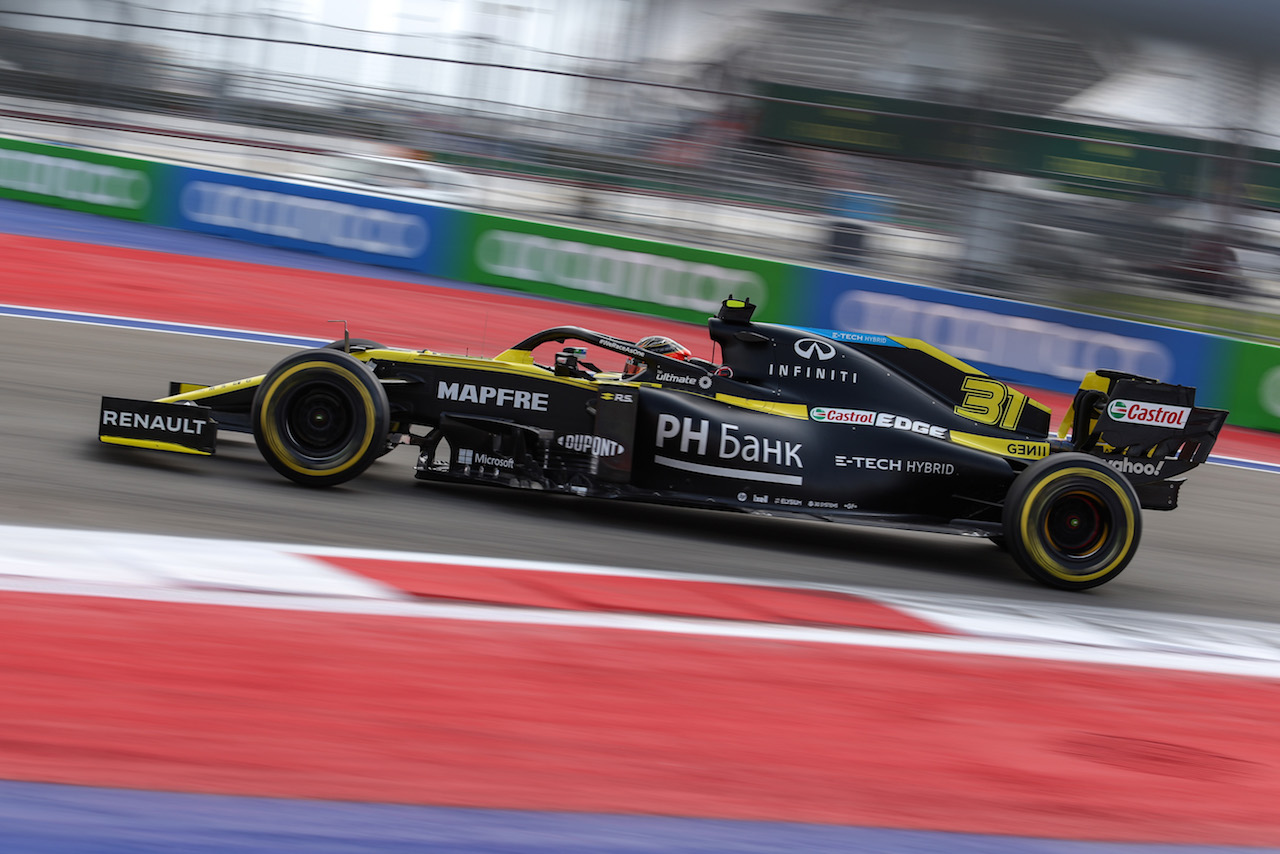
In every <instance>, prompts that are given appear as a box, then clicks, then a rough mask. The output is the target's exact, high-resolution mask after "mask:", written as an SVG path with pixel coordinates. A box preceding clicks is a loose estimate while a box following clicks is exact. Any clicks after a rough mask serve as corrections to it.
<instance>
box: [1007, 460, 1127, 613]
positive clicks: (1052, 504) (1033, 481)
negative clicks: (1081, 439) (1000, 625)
mask: <svg viewBox="0 0 1280 854" xmlns="http://www.w3.org/2000/svg"><path fill="white" fill-rule="evenodd" d="M1141 537H1142V508H1141V506H1140V504H1139V501H1138V495H1137V493H1136V492H1135V491H1134V489H1133V486H1132V484H1130V483H1129V481H1128V480H1127V479H1126V478H1125V477H1124V475H1122V474H1120V473H1118V472H1116V471H1115V470H1113V469H1112V468H1111V467H1110V466H1108V465H1106V463H1103V462H1102V461H1101V460H1099V459H1097V458H1096V457H1091V456H1089V455H1088V454H1077V453H1064V454H1053V455H1050V456H1048V457H1045V458H1044V459H1042V460H1038V461H1036V462H1035V463H1032V464H1031V465H1030V466H1028V467H1027V469H1026V470H1025V471H1024V472H1022V473H1021V474H1020V475H1018V477H1017V479H1016V480H1014V482H1013V486H1011V487H1010V488H1009V494H1008V495H1007V496H1006V497H1005V503H1004V539H1005V543H1006V545H1007V546H1008V550H1009V553H1010V554H1011V555H1013V557H1014V559H1015V560H1016V561H1017V562H1018V565H1019V566H1020V567H1022V570H1023V571H1024V572H1026V573H1027V575H1030V576H1031V577H1032V578H1034V579H1035V580H1036V581H1039V582H1041V583H1043V584H1047V585H1049V586H1050V587H1058V588H1061V589H1063V590H1087V589H1089V588H1091V587H1097V586H1098V585H1099V584H1105V583H1107V582H1108V581H1110V580H1111V579H1113V578H1115V577H1116V576H1117V575H1119V574H1120V572H1121V571H1122V570H1123V569H1124V568H1125V567H1126V566H1127V565H1128V564H1129V561H1130V560H1132V559H1133V555H1134V553H1135V552H1136V551H1137V550H1138V542H1139V540H1140V539H1141Z"/></svg>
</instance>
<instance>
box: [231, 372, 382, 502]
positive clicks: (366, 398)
mask: <svg viewBox="0 0 1280 854" xmlns="http://www.w3.org/2000/svg"><path fill="white" fill-rule="evenodd" d="M251 420H252V424H253V438H254V440H255V441H256V442H257V444H258V450H259V451H261V452H262V456H263V458H264V459H266V461H267V462H268V463H269V464H270V465H271V467H272V468H274V469H275V470H276V471H278V472H280V474H282V475H284V476H285V477H287V478H289V479H290V480H292V481H294V482H295V483H300V484H303V485H304V486H334V485H335V484H339V483H343V482H345V481H348V480H350V479H352V478H353V477H355V476H356V475H358V474H360V473H361V472H363V471H364V470H365V469H367V468H368V467H369V466H370V465H372V464H373V461H374V460H376V459H377V458H378V457H380V456H382V454H383V452H384V451H385V448H386V445H387V436H388V433H389V432H390V429H391V409H390V406H389V405H388V403H387V393H386V391H385V390H384V389H383V388H382V384H381V383H379V382H378V380H377V378H376V377H374V375H373V373H372V372H371V371H370V370H369V368H368V367H367V366H366V365H365V364H364V363H363V362H361V361H360V360H359V359H357V358H355V357H354V356H351V355H350V354H348V353H344V352H342V351H341V350H333V349H328V348H321V349H319V350H305V351H303V352H301V353H295V354H294V355H292V356H290V357H288V358H286V359H284V360H283V361H281V362H280V363H279V364H277V365H276V366H275V367H274V368H272V369H271V371H270V373H268V374H267V375H266V377H264V378H263V380H262V384H261V385H259V386H258V392H257V394H256V395H255V396H254V399H253V410H252V416H251Z"/></svg>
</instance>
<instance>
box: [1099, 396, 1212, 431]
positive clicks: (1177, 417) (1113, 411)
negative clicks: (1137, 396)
mask: <svg viewBox="0 0 1280 854" xmlns="http://www.w3.org/2000/svg"><path fill="white" fill-rule="evenodd" d="M1107 414H1108V415H1110V416H1111V420H1112V421H1119V422H1122V423H1125V424H1149V425H1151V426H1153V427H1172V428H1181V427H1186V426H1187V418H1188V417H1189V416H1190V415H1191V407H1189V406H1165V405H1164V404H1160V403H1150V402H1144V401H1140V400H1113V401H1111V402H1110V403H1108V404H1107Z"/></svg>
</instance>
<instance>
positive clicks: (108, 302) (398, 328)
mask: <svg viewBox="0 0 1280 854" xmlns="http://www.w3.org/2000/svg"><path fill="white" fill-rule="evenodd" d="M0 255H3V257H4V259H5V270H4V274H3V275H2V276H0V302H5V303H10V304H13V305H24V306H35V307H40V308H53V309H61V310H65V311H79V312H86V313H102V314H112V315H117V316H124V317H137V318H146V319H149V320H166V321H172V322H176V323H192V324H207V325H214V326H224V327H226V326H229V327H233V328H237V329H248V330H256V331H261V332H275V333H281V334H290V335H299V336H309V337H314V338H332V339H337V338H341V337H342V326H341V325H340V324H335V323H331V322H330V321H332V320H345V321H347V325H348V327H349V328H350V331H351V335H352V337H355V338H368V339H372V340H375V341H378V342H380V343H383V344H387V345H389V346H393V347H415V348H422V347H425V348H428V349H432V350H440V351H442V352H446V353H463V354H465V353H470V354H471V355H483V356H492V355H496V354H497V353H499V352H501V351H503V350H505V349H507V348H508V347H509V346H511V345H512V344H515V343H517V342H518V341H520V340H521V339H522V338H524V337H526V336H528V335H531V334H533V333H534V332H538V331H540V330H542V329H549V328H551V327H553V326H565V325H577V326H585V327H587V328H590V329H594V330H596V331H597V332H604V333H606V334H609V335H616V336H618V337H621V338H625V339H627V340H631V341H635V340H637V339H639V338H643V337H644V336H646V335H671V336H675V337H678V338H679V339H680V340H681V341H682V342H683V343H684V344H685V345H686V346H687V347H689V349H690V350H692V351H693V352H694V355H697V356H701V357H703V358H708V357H710V356H711V352H710V351H711V342H710V339H708V337H707V334H706V330H705V328H703V327H698V326H694V325H691V324H687V323H678V322H676V321H672V320H661V319H656V318H650V317H643V316H640V315H636V314H631V313H628V312H623V311H614V310H608V309H597V308H590V307H585V306H572V307H568V306H565V305H564V304H563V303H557V302H550V301H547V300H541V299H535V298H532V297H527V296H521V295H516V294H512V295H504V294H494V293H492V292H487V291H479V290H464V289H459V288H449V287H438V286H432V285H425V284H418V283H411V282H402V281H396V280H392V279H382V278H373V277H370V278H362V277H359V276H350V275H342V274H337V273H324V272H316V271H313V270H298V269H292V268H287V267H268V266H264V265H261V264H246V263H243V262H240V261H229V260H223V259H218V258H204V257H197V256H187V255H172V254H168V253H163V252H152V251H147V250H141V249H128V248H123V247H118V246H101V245H97V244H85V243H72V242H68V241H63V240H48V239H45V238H39V237H24V236H19V235H13V234H0Z"/></svg>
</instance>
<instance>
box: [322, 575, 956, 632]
mask: <svg viewBox="0 0 1280 854" xmlns="http://www.w3.org/2000/svg"><path fill="white" fill-rule="evenodd" d="M313 559H314V560H322V561H325V562H327V563H331V564H333V565H335V566H338V567H341V568H342V569H345V570H347V571H349V572H354V573H356V574H358V575H363V576H365V577H366V578H372V579H374V580H375V581H380V582H382V583H383V584H387V585H390V586H391V587H395V588H397V589H399V590H403V591H405V592H407V593H412V594H413V595H415V596H422V597H424V598H430V599H451V600H455V601H463V602H484V603H489V604H497V605H520V606H525V607H533V608H554V609H556V610H560V611H604V612H613V613H631V614H635V613H644V614H665V615H672V616H679V617H709V618H714V619H721V620H754V621H759V622H766V623H787V624H799V625H805V624H808V625H826V626H846V627H848V626H852V627H857V628H867V629H881V630H885V631H895V632H933V633H939V634H942V633H947V629H945V628H943V627H941V626H936V625H934V624H932V623H929V622H927V621H925V620H922V619H918V618H916V617H913V616H911V615H910V614H907V613H904V612H903V611H901V610H898V609H896V608H890V607H888V606H887V605H882V604H880V603H879V602H873V601H871V600H869V599H864V598H861V597H858V596H851V595H849V594H847V593H840V592H838V591H831V592H827V591H823V590H802V589H789V588H786V587H767V586H763V585H756V584H733V583H729V582H726V581H695V580H685V579H677V578H644V577H636V576H628V575H607V574H596V573H590V574H588V573H576V572H555V571H540V570H533V569H506V568H503V567H496V566H472V565H469V566H456V565H453V564H446V563H424V562H420V561H404V560H379V559H373V558H349V557H332V556H320V557H316V558H313Z"/></svg>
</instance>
